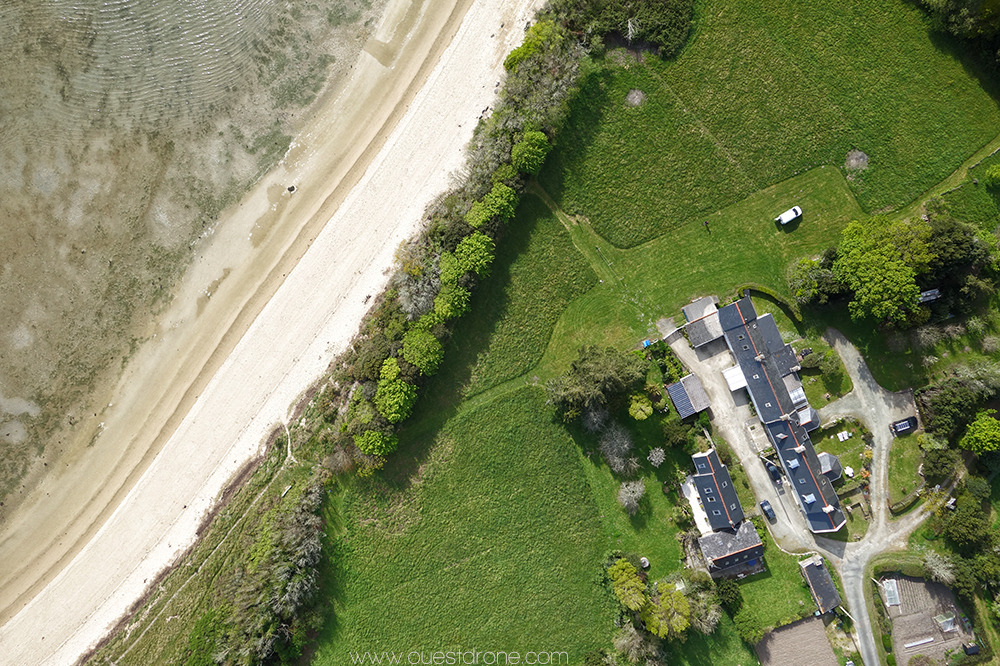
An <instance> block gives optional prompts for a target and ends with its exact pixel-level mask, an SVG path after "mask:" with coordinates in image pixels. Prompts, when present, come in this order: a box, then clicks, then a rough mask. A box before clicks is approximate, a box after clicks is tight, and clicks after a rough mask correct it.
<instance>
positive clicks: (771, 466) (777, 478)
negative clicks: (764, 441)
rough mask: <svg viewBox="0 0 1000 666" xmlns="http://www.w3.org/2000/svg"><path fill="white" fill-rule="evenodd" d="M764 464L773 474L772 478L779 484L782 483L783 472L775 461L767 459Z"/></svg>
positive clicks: (769, 472)
mask: <svg viewBox="0 0 1000 666" xmlns="http://www.w3.org/2000/svg"><path fill="white" fill-rule="evenodd" d="M764 466H765V467H767V472H768V474H770V475H771V480H772V481H774V482H775V483H777V484H780V483H781V472H780V471H779V470H778V467H777V466H776V465H775V464H774V463H772V462H768V461H766V460H765V461H764Z"/></svg>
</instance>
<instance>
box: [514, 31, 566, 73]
mask: <svg viewBox="0 0 1000 666" xmlns="http://www.w3.org/2000/svg"><path fill="white" fill-rule="evenodd" d="M562 40H563V34H562V30H560V29H559V27H558V26H556V24H555V23H554V22H553V21H551V20H549V21H539V22H538V23H536V24H535V25H533V26H531V27H530V28H529V29H528V32H527V33H526V34H525V35H524V42H522V43H521V45H520V46H518V47H517V48H516V49H514V50H513V51H511V52H510V53H508V54H507V57H506V58H504V61H503V68H504V69H506V70H507V71H508V72H509V71H511V70H514V69H517V66H518V65H520V64H521V63H522V62H524V61H525V60H527V59H528V58H531V57H532V56H535V55H537V54H539V53H541V52H542V51H543V50H545V49H551V48H553V47H555V46H558V44H559V42H561V41H562Z"/></svg>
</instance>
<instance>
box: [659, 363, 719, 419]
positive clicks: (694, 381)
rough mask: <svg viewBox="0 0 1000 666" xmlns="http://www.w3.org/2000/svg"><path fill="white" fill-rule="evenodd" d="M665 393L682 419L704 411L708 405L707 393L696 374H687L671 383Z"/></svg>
mask: <svg viewBox="0 0 1000 666" xmlns="http://www.w3.org/2000/svg"><path fill="white" fill-rule="evenodd" d="M667 395H669V396H670V400H671V402H673V403H674V408H675V409H676V410H677V414H678V415H679V416H680V417H681V418H682V419H686V418H687V417H689V416H691V415H692V414H697V413H698V412H701V411H704V410H706V409H708V406H709V401H708V394H707V393H705V387H704V386H702V384H701V380H700V379H698V375H693V374H688V375H685V376H684V377H682V378H681V380H680V381H679V382H675V383H673V384H671V385H670V386H668V387H667Z"/></svg>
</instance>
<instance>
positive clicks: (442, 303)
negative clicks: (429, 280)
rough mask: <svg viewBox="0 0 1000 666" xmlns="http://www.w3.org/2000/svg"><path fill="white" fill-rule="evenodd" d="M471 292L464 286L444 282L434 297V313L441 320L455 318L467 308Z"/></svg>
mask: <svg viewBox="0 0 1000 666" xmlns="http://www.w3.org/2000/svg"><path fill="white" fill-rule="evenodd" d="M470 297H471V294H470V293H469V290H468V289H466V288H465V287H461V286H459V285H457V284H446V285H443V286H442V287H441V291H440V292H439V293H438V295H437V297H436V298H435V299H434V313H435V314H437V315H438V316H439V317H440V318H441V319H442V320H448V319H457V318H458V317H461V316H462V315H463V314H465V311H466V310H468V309H469V298H470Z"/></svg>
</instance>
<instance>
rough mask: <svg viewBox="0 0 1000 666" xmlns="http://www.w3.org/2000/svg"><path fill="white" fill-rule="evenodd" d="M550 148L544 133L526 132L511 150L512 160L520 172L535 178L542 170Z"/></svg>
mask: <svg viewBox="0 0 1000 666" xmlns="http://www.w3.org/2000/svg"><path fill="white" fill-rule="evenodd" d="M550 148H551V146H550V145H549V139H548V137H547V136H545V133H544V132H525V133H524V137H522V138H521V140H520V141H518V142H517V143H515V144H514V147H513V148H512V149H511V151H510V159H511V162H513V164H514V167H515V168H516V169H517V170H518V171H520V172H521V173H526V174H530V175H532V176H534V175H535V174H536V173H538V170H539V169H541V168H542V164H543V163H544V162H545V156H546V155H548V154H549V149H550Z"/></svg>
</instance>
